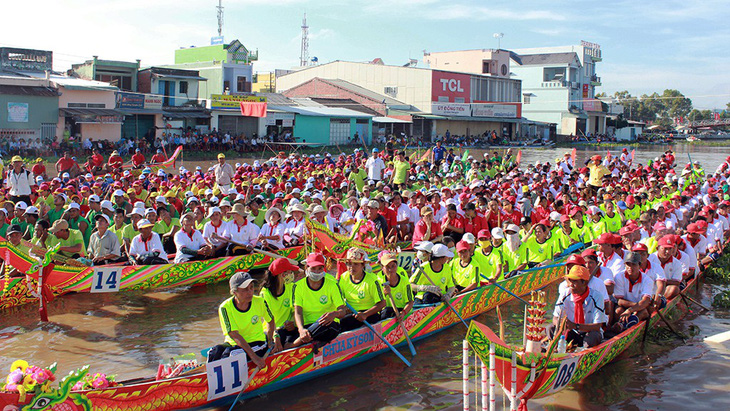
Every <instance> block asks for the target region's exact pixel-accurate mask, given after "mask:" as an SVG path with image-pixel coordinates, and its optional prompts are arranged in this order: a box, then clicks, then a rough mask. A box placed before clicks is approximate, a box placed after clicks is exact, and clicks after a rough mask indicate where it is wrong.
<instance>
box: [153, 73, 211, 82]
mask: <svg viewBox="0 0 730 411" xmlns="http://www.w3.org/2000/svg"><path fill="white" fill-rule="evenodd" d="M153 75H154V76H155V77H158V78H174V79H183V80H186V79H187V80H200V81H207V80H208V79H207V78H205V77H200V76H177V75H174V74H158V73H154V74H153Z"/></svg>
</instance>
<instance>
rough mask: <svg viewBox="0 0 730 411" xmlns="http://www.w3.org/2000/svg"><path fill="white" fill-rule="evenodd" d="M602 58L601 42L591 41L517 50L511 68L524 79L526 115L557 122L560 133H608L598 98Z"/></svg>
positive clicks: (523, 89)
mask: <svg viewBox="0 0 730 411" xmlns="http://www.w3.org/2000/svg"><path fill="white" fill-rule="evenodd" d="M600 61H602V58H601V47H600V45H598V44H593V43H587V42H581V45H579V46H560V47H541V48H529V49H516V50H513V55H512V65H511V71H512V73H514V78H518V79H520V80H522V92H523V96H524V97H523V103H524V104H523V111H524V115H525V117H527V118H529V119H532V120H539V121H546V122H550V123H557V125H558V127H557V128H558V133H559V134H564V135H568V134H574V135H583V134H589V135H593V134H602V133H605V130H606V113H605V112H604V111H603V105H602V104H601V102H600V101H598V100H596V99H595V95H596V87H598V86H600V85H601V78H600V77H598V76H597V74H596V63H598V62H600Z"/></svg>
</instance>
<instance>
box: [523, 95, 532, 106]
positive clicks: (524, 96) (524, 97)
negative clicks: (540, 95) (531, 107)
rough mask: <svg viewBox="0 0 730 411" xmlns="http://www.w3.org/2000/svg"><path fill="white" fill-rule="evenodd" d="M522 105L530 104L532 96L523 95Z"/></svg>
mask: <svg viewBox="0 0 730 411" xmlns="http://www.w3.org/2000/svg"><path fill="white" fill-rule="evenodd" d="M522 104H530V95H529V94H523V95H522Z"/></svg>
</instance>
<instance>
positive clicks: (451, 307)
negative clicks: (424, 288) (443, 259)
mask: <svg viewBox="0 0 730 411" xmlns="http://www.w3.org/2000/svg"><path fill="white" fill-rule="evenodd" d="M418 270H419V271H418V272H420V273H421V274H423V276H424V277H426V279H427V280H428V282H429V283H431V285H433V286H434V287H438V286H437V285H436V283H434V282H433V280H431V277H429V276H428V274H426V271H425V270H424V269H423V267H418ZM418 272H417V273H416V278H417V277H418ZM444 304H446V306H447V307H449V308H450V309H451V311H453V312H454V314H456V316H457V317H459V320H461V323H462V324H464V327H466V329H467V330H468V329H469V325H468V324H467V323H466V321H464V319H463V318H461V315H459V312H458V311H456V308H454V306H453V305H451V303H450V302H449V300H448V298H447V299H446V300H445V301H444Z"/></svg>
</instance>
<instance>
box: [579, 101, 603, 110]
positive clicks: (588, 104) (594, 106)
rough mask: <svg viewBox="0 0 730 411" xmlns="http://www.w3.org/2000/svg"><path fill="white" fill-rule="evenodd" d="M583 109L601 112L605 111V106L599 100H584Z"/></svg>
mask: <svg viewBox="0 0 730 411" xmlns="http://www.w3.org/2000/svg"><path fill="white" fill-rule="evenodd" d="M583 111H595V112H600V111H603V106H602V105H601V102H600V101H598V100H584V101H583Z"/></svg>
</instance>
